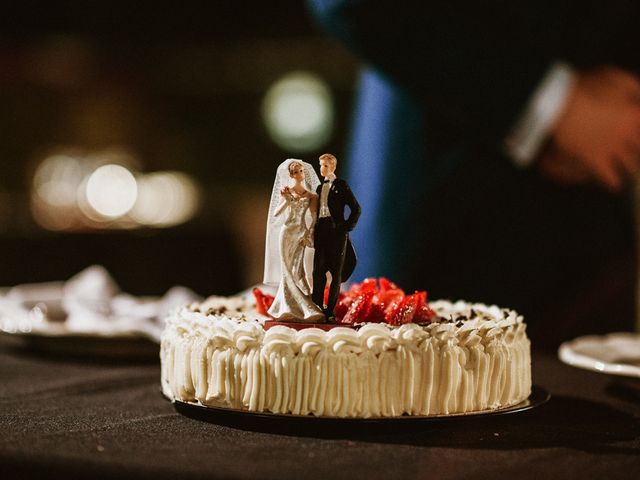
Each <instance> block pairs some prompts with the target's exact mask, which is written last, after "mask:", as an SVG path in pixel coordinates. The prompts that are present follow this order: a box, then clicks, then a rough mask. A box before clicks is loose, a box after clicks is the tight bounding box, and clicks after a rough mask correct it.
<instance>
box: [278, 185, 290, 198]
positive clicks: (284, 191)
mask: <svg viewBox="0 0 640 480" xmlns="http://www.w3.org/2000/svg"><path fill="white" fill-rule="evenodd" d="M280 195H282V196H283V197H284V198H288V197H290V196H291V190H290V189H289V187H283V188H282V190H280Z"/></svg>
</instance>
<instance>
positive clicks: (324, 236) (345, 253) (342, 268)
mask: <svg viewBox="0 0 640 480" xmlns="http://www.w3.org/2000/svg"><path fill="white" fill-rule="evenodd" d="M319 160H320V175H321V176H322V177H324V183H322V184H320V185H319V186H318V189H317V190H316V193H317V194H318V197H319V201H318V221H317V223H316V227H315V234H314V246H315V257H314V259H313V293H312V299H313V302H314V303H315V304H316V305H318V306H319V307H320V308H321V309H322V311H323V312H324V314H325V316H326V317H327V320H328V321H329V322H335V317H334V313H333V310H334V309H335V306H336V303H337V301H338V295H339V293H340V284H341V283H342V282H345V281H347V280H348V279H349V277H350V276H351V274H352V273H353V270H354V268H355V266H356V253H355V251H354V249H353V246H352V245H351V241H350V240H349V232H350V231H351V230H353V228H354V227H355V226H356V223H357V221H358V218H359V217H360V205H359V204H358V201H357V200H356V197H354V196H353V193H352V192H351V189H350V188H349V185H348V184H347V182H345V181H344V180H342V179H340V178H336V176H335V174H334V172H335V170H336V165H337V163H338V161H337V159H336V157H334V156H333V155H331V154H330V153H325V154H324V155H321V156H320V158H319ZM345 206H348V207H349V217H348V218H347V219H345V218H344V214H345V212H344V209H345V208H344V207H345ZM327 272H329V273H331V286H330V287H329V297H328V300H327V304H326V306H325V305H324V291H325V287H326V284H327Z"/></svg>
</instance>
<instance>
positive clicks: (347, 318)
mask: <svg viewBox="0 0 640 480" xmlns="http://www.w3.org/2000/svg"><path fill="white" fill-rule="evenodd" d="M372 299H373V292H364V293H362V294H360V295H358V297H356V298H355V299H354V300H353V302H351V305H350V306H349V310H348V311H347V313H346V314H345V315H344V317H343V318H342V323H348V324H353V323H358V322H364V321H367V317H368V315H369V312H370V310H371V300H372Z"/></svg>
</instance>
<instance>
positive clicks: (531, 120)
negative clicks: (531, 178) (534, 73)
mask: <svg viewBox="0 0 640 480" xmlns="http://www.w3.org/2000/svg"><path fill="white" fill-rule="evenodd" d="M574 79H575V74H574V71H573V69H572V68H571V67H570V66H569V65H567V64H566V63H563V62H556V63H554V64H553V65H552V66H551V67H550V68H549V70H547V73H546V74H545V76H544V77H543V79H542V81H541V82H540V84H539V85H538V87H537V88H536V90H535V91H534V93H533V95H532V96H531V99H530V100H529V103H528V105H527V107H526V109H525V111H524V112H523V114H522V115H520V117H519V118H518V120H517V121H516V124H515V126H514V127H513V129H512V130H511V132H510V133H509V135H508V136H507V138H506V140H505V149H506V152H507V155H509V157H510V158H511V159H512V160H513V162H514V163H515V164H516V165H517V166H519V167H523V168H524V167H528V166H529V165H531V164H532V163H533V160H534V159H535V158H536V156H537V154H538V153H539V151H540V148H541V147H542V145H543V144H544V142H545V140H546V138H547V135H548V134H549V131H550V130H551V127H552V126H553V124H554V122H555V121H556V119H557V118H558V115H559V114H560V112H561V111H562V109H563V108H564V106H565V104H566V103H567V100H568V99H569V93H570V92H571V89H572V88H573V82H574Z"/></svg>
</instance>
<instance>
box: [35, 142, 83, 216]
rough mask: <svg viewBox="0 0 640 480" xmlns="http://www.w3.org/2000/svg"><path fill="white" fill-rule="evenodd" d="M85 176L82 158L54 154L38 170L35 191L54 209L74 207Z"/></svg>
mask: <svg viewBox="0 0 640 480" xmlns="http://www.w3.org/2000/svg"><path fill="white" fill-rule="evenodd" d="M84 176H85V172H84V169H83V163H82V159H81V158H79V157H78V156H76V155H71V154H66V153H64V154H63V153H59V154H54V155H51V156H49V157H47V158H45V159H44V160H43V161H42V163H41V164H40V165H39V166H38V168H37V169H36V172H35V174H34V177H33V189H34V191H35V193H36V194H37V195H38V197H40V199H41V200H42V201H44V202H46V203H47V204H49V205H51V206H53V207H70V206H74V205H75V203H76V192H77V190H78V186H79V185H80V184H81V183H82V180H83V179H84Z"/></svg>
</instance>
